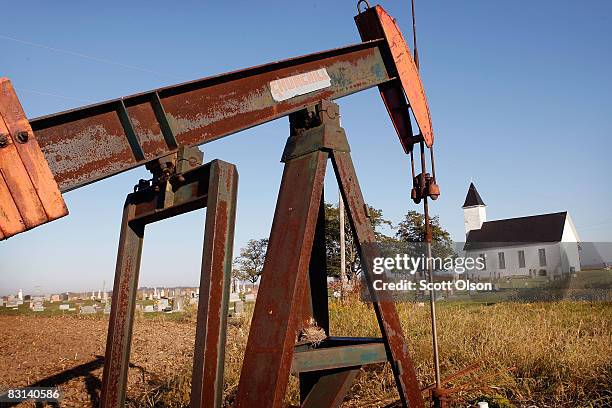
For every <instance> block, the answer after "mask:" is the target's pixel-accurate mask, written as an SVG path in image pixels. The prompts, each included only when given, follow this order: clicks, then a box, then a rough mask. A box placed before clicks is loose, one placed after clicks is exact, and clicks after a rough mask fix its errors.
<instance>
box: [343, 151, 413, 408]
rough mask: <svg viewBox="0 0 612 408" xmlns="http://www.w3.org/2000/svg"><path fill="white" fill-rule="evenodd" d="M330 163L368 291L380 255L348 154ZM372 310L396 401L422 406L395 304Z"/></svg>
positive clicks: (382, 304) (379, 303) (378, 304)
mask: <svg viewBox="0 0 612 408" xmlns="http://www.w3.org/2000/svg"><path fill="white" fill-rule="evenodd" d="M332 163H333V164H334V171H335V173H336V178H337V179H338V182H339V184H340V190H341V192H342V199H343V200H344V202H345V203H346V206H347V208H348V209H350V210H349V211H347V213H348V215H349V217H348V218H349V222H350V224H351V227H352V228H353V231H354V234H355V236H356V238H357V239H356V242H357V244H358V245H357V246H358V249H359V254H360V259H361V260H362V265H363V269H364V275H365V278H366V282H367V284H368V286H369V287H370V288H372V282H373V281H374V275H373V272H372V271H371V268H370V266H371V265H373V260H374V258H375V257H377V256H379V255H380V254H379V253H377V252H376V250H377V248H378V247H377V245H376V238H375V236H374V230H373V229H372V226H371V224H370V220H369V218H368V216H367V214H366V211H365V208H366V207H365V202H364V200H363V195H362V194H361V189H360V188H359V185H358V184H357V183H356V182H350V180H357V176H356V173H355V169H354V167H353V162H352V160H351V158H350V155H349V154H348V153H345V152H333V154H332ZM374 310H375V312H376V317H377V319H378V323H379V325H380V328H381V331H382V334H383V338H385V339H386V344H387V348H388V352H389V353H390V355H391V357H392V358H391V359H390V362H391V367H392V369H393V373H394V375H395V379H396V382H397V386H398V389H399V391H400V398H401V399H402V401H403V402H404V404H405V405H409V406H410V407H411V408H412V407H424V402H423V397H422V396H421V392H420V390H419V386H418V384H419V383H418V380H417V377H416V370H415V368H414V365H413V363H412V359H411V357H410V355H409V352H408V346H407V342H406V339H405V337H404V333H403V331H402V326H401V323H400V320H399V316H398V314H397V310H396V308H395V303H393V302H392V301H389V300H378V301H377V300H375V301H374Z"/></svg>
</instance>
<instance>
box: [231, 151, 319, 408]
mask: <svg viewBox="0 0 612 408" xmlns="http://www.w3.org/2000/svg"><path fill="white" fill-rule="evenodd" d="M326 161H327V153H325V152H321V151H318V152H313V153H310V154H308V155H305V156H301V157H298V158H294V159H291V160H289V161H287V163H285V169H284V172H283V178H282V181H281V188H280V192H279V196H278V201H277V205H276V211H275V214H274V222H273V224H272V231H271V232H270V241H269V244H268V252H267V253H266V260H265V264H264V268H263V273H262V278H261V283H260V286H259V292H258V293H259V294H258V297H257V302H256V303H255V311H254V313H253V320H252V322H251V329H250V331H249V339H248V341H247V347H246V351H245V356H244V363H243V365H242V372H241V374H240V383H239V385H238V393H237V396H236V407H237V408H239V407H249V408H251V407H258V406H262V404H265V406H267V407H272V408H274V407H281V406H282V402H283V398H284V396H285V391H286V388H287V381H288V378H289V372H290V368H291V364H292V357H293V348H294V344H295V337H296V334H297V333H296V332H297V323H298V319H299V317H300V314H301V312H302V306H303V299H304V290H305V286H306V279H307V276H308V266H309V262H310V255H311V251H312V246H313V238H314V235H315V228H316V220H317V216H318V213H319V206H320V202H321V195H322V191H323V179H324V178H325V168H326ZM296 192H297V194H296Z"/></svg>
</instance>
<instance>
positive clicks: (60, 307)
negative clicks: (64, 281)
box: [59, 304, 70, 310]
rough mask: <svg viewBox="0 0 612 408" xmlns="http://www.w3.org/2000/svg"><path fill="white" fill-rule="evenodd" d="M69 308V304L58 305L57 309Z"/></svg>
mask: <svg viewBox="0 0 612 408" xmlns="http://www.w3.org/2000/svg"><path fill="white" fill-rule="evenodd" d="M69 309H70V305H69V304H63V305H59V310H69Z"/></svg>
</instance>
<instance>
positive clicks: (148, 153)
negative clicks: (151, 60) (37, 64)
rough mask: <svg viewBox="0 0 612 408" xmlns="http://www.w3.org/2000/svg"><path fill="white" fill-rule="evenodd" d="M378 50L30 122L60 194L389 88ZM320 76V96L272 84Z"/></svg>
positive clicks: (370, 45)
mask: <svg viewBox="0 0 612 408" xmlns="http://www.w3.org/2000/svg"><path fill="white" fill-rule="evenodd" d="M381 44H382V42H381V41H372V42H366V43H360V44H357V45H352V46H348V47H344V48H339V49H335V50H330V51H324V52H320V53H316V54H311V55H306V56H302V57H297V58H293V59H289V60H285V61H280V62H274V63H271V64H266V65H262V66H258V67H253V68H248V69H245V70H241V71H236V72H231V73H228V74H223V75H219V76H215V77H210V78H204V79H200V80H196V81H192V82H188V83H184V84H180V85H173V86H170V87H166V88H160V89H157V90H154V91H151V92H146V93H142V94H137V95H132V96H127V97H123V98H120V99H115V100H111V101H108V102H103V103H100V104H97V105H92V106H87V107H84V108H79V109H75V110H71V111H67V112H62V113H58V114H54V115H51V116H46V117H42V118H37V119H33V120H31V125H32V128H33V129H34V131H35V133H36V137H37V139H38V140H39V143H40V145H41V148H42V150H43V152H44V154H45V156H46V158H47V161H48V162H49V166H50V167H51V169H52V171H53V173H54V175H55V178H56V180H57V182H58V184H59V186H60V188H61V190H62V191H68V190H72V189H75V188H78V187H80V186H83V185H86V184H88V183H92V182H94V181H97V180H100V179H103V178H105V177H109V176H112V175H114V174H117V173H120V172H122V171H125V170H128V169H131V168H134V167H137V166H139V165H142V164H144V163H146V162H148V161H151V160H153V159H155V158H158V157H160V156H164V155H167V154H168V153H170V152H173V151H174V150H175V149H176V146H177V145H185V146H193V145H200V144H203V143H208V142H211V141H213V140H216V139H219V138H221V137H223V136H227V135H230V134H232V133H235V132H238V131H241V130H244V129H247V128H250V127H253V126H256V125H259V124H262V123H265V122H268V121H271V120H273V119H277V118H280V117H283V116H286V115H288V114H289V113H291V112H294V111H297V110H300V109H303V108H304V107H306V106H308V105H312V104H313V103H316V102H317V101H318V100H321V99H336V98H340V97H342V96H346V95H349V94H352V93H355V92H359V91H362V90H364V89H368V88H371V87H373V86H376V85H378V84H381V83H385V82H387V81H389V80H390V79H391V78H390V77H389V76H388V74H387V68H386V67H385V64H384V63H383V61H382V57H381V55H380V47H381ZM321 69H325V72H326V75H327V76H328V77H329V86H325V85H327V84H326V83H325V81H320V80H319V81H318V82H317V78H316V77H315V78H312V76H311V77H307V79H309V80H310V82H314V85H315V86H316V85H317V83H319V87H320V89H316V90H313V91H311V92H306V93H304V94H301V95H300V94H298V95H295V96H293V97H290V98H288V99H285V100H276V99H275V96H274V95H273V89H272V86H274V84H273V81H276V80H281V81H285V82H280V83H278V84H279V86H283V85H284V86H286V87H287V88H299V84H300V81H298V79H296V78H293V79H291V78H292V77H293V76H296V75H298V74H304V75H306V74H312V73H316V72H317V71H318V70H321ZM303 82H304V81H302V83H303ZM284 90H287V89H284ZM274 91H275V93H277V92H278V91H279V89H274ZM280 91H281V92H282V91H283V89H280ZM289 95H290V94H289ZM277 96H278V95H277ZM279 99H280V98H279Z"/></svg>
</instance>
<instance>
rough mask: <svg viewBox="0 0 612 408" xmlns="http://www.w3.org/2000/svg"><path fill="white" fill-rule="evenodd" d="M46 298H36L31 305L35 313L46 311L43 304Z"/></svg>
mask: <svg viewBox="0 0 612 408" xmlns="http://www.w3.org/2000/svg"><path fill="white" fill-rule="evenodd" d="M43 300H44V298H43V297H41V296H35V297H34V298H33V299H32V302H31V303H30V307H31V308H32V311H34V312H43V311H44V310H45V306H44V303H43Z"/></svg>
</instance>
